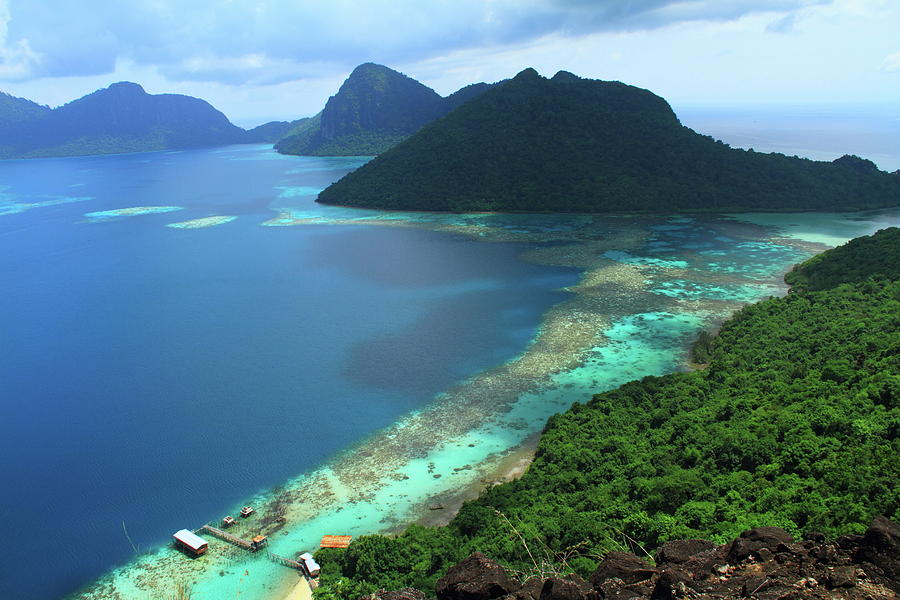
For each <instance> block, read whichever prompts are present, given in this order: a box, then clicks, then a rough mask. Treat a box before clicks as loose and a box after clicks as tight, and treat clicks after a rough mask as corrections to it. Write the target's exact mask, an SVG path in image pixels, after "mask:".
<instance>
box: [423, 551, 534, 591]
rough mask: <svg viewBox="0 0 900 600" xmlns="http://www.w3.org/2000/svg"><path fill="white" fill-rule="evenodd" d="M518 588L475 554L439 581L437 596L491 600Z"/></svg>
mask: <svg viewBox="0 0 900 600" xmlns="http://www.w3.org/2000/svg"><path fill="white" fill-rule="evenodd" d="M520 587H522V586H521V584H519V583H518V582H517V581H515V580H513V579H511V578H510V577H509V575H507V574H506V570H505V569H504V568H503V567H501V566H500V565H499V564H497V563H496V562H495V561H493V560H491V559H489V558H487V557H486V556H485V555H484V554H482V553H481V552H476V553H475V554H473V555H472V556H470V557H469V558H467V559H465V560H464V561H462V562H461V563H459V564H458V565H455V566H453V567H450V570H449V571H448V572H447V574H446V575H444V576H443V577H441V578H440V579H438V582H437V596H438V598H441V600H492V599H493V598H499V597H501V596H505V595H507V594H510V593H512V592H515V591H516V590H518V589H519V588H520Z"/></svg>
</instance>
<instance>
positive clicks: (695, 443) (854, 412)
mask: <svg viewBox="0 0 900 600" xmlns="http://www.w3.org/2000/svg"><path fill="white" fill-rule="evenodd" d="M885 249H888V250H889V251H891V252H894V253H895V252H896V251H897V230H896V229H891V230H886V231H882V232H880V233H878V234H876V235H874V236H871V237H867V238H862V239H859V240H856V241H854V242H852V243H850V244H848V245H846V246H844V247H842V248H838V249H836V250H832V251H830V252H827V253H825V254H823V255H821V256H819V257H816V258H815V259H813V260H811V261H809V262H807V263H805V264H804V265H802V266H800V267H799V268H798V269H797V271H795V273H803V274H807V275H809V276H810V277H811V279H812V277H813V275H814V274H815V273H828V280H829V282H828V283H827V284H826V283H824V279H822V280H820V281H822V283H820V284H817V288H818V290H817V291H811V290H810V289H807V288H803V287H802V286H801V287H799V288H797V289H795V290H793V291H792V292H791V293H790V294H789V295H788V296H787V297H784V298H778V299H770V300H767V301H763V302H760V303H758V304H754V305H751V306H748V307H746V308H744V309H743V310H741V311H739V312H738V313H736V314H735V315H734V316H733V318H732V319H730V320H729V321H728V322H727V323H726V324H725V325H724V326H723V327H722V329H721V331H720V333H719V335H718V337H716V338H715V339H714V340H713V341H712V342H709V340H707V343H706V344H705V346H706V351H707V352H708V354H709V356H708V360H709V367H708V368H707V369H705V370H703V371H694V372H691V373H675V374H671V375H667V376H664V377H647V378H644V379H642V380H640V381H634V382H631V383H628V384H626V385H624V386H622V387H620V388H618V389H616V390H612V391H609V392H605V393H602V394H598V395H596V396H594V398H593V399H592V400H591V401H590V402H589V403H587V404H584V405H582V404H576V405H574V406H573V407H572V408H571V409H570V410H568V411H567V412H566V413H564V414H560V415H556V416H554V417H552V418H551V419H550V420H549V421H548V423H547V425H546V427H545V429H544V432H543V435H542V438H541V441H540V445H539V448H538V451H537V454H536V457H535V460H534V463H533V464H532V466H531V468H530V469H529V471H528V472H527V473H526V474H525V475H524V476H523V477H522V478H521V479H520V480H518V481H514V482H511V483H507V484H503V485H499V486H496V487H493V488H489V489H487V490H485V492H484V493H483V494H482V496H481V497H480V498H478V499H477V500H474V501H471V502H468V503H466V504H465V505H464V506H463V508H462V509H461V511H460V512H459V514H458V515H457V516H456V517H455V518H454V519H453V521H452V522H451V523H450V525H449V526H447V527H445V528H424V527H418V526H413V527H411V528H409V529H408V530H407V531H406V532H405V533H403V534H402V535H399V536H397V537H384V536H365V537H362V538H359V539H358V540H357V541H355V542H354V543H353V544H351V546H350V548H349V549H347V550H346V551H340V550H323V551H320V552H319V553H318V555H317V556H318V558H319V559H320V562H321V563H322V564H323V575H322V582H323V587H322V588H321V590H320V591H319V592H317V594H318V595H319V596H320V597H341V598H346V599H348V600H349V599H350V598H354V599H355V598H357V597H358V596H359V595H360V594H361V593H363V592H367V591H371V590H373V589H377V588H388V589H397V588H398V587H400V586H404V585H413V586H417V587H420V588H421V589H433V583H434V580H435V579H436V578H437V577H438V576H440V575H441V574H442V573H443V572H444V571H445V570H446V569H447V568H448V567H449V566H451V565H452V564H454V563H455V562H456V561H458V560H460V559H462V558H463V557H465V556H467V555H468V554H469V553H471V552H473V551H475V550H480V551H482V552H484V553H485V554H487V555H488V556H491V557H494V558H497V559H499V560H500V561H501V562H503V563H505V564H506V565H508V566H510V567H512V568H514V569H517V570H520V571H523V572H529V571H533V570H534V561H532V556H534V557H535V559H536V560H538V561H539V560H542V559H545V558H546V559H549V560H550V561H556V562H558V561H560V560H561V558H562V557H564V556H567V557H568V559H567V564H568V565H569V566H570V567H571V568H573V569H575V570H576V571H579V572H580V573H581V574H582V575H587V574H588V573H589V572H590V571H591V570H592V569H593V568H594V567H595V565H596V557H597V556H598V555H600V554H602V553H603V552H605V551H607V550H609V549H613V548H621V546H622V545H628V544H631V543H635V544H641V545H643V546H644V547H645V548H646V549H648V550H652V549H653V548H654V547H656V546H657V545H658V544H660V543H661V542H663V541H665V540H668V539H675V538H712V539H715V540H718V541H726V540H727V539H730V538H732V537H735V536H736V535H737V534H739V533H740V532H741V531H742V530H745V529H748V528H751V527H755V526H761V525H769V526H773V525H774V526H781V527H784V528H785V529H787V530H788V531H790V532H794V533H795V534H796V533H799V532H801V531H804V530H810V529H813V530H819V531H822V532H824V533H826V534H829V535H837V534H843V533H847V532H859V531H861V530H862V529H864V528H865V524H866V523H867V522H868V521H869V520H870V519H871V518H872V517H873V516H874V515H875V514H879V513H882V514H886V515H887V516H889V517H890V518H893V519H895V520H896V519H897V518H900V490H898V488H897V485H896V484H897V481H900V461H898V460H897V456H900V439H898V433H900V407H898V402H897V401H898V397H900V281H898V279H897V273H896V265H897V263H896V262H894V263H893V266H894V270H893V271H892V275H890V278H886V277H883V275H884V272H883V271H884V270H883V269H882V268H881V262H880V260H879V261H876V260H870V259H871V258H872V257H873V255H875V254H882V253H883V252H884V251H885ZM832 261H834V262H833V263H832ZM832 266H835V267H836V268H834V269H832V268H831V267H832ZM837 266H840V268H844V267H849V268H850V271H849V272H848V274H847V277H848V278H849V280H850V281H852V283H842V278H841V277H839V276H838V269H837ZM526 543H527V545H528V550H526V548H525V544H526ZM529 552H530V555H529Z"/></svg>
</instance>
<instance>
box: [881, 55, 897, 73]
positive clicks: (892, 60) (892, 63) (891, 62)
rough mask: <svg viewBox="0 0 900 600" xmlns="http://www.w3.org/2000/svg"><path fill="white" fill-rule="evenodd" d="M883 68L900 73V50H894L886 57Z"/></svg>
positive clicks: (883, 69) (888, 71)
mask: <svg viewBox="0 0 900 600" xmlns="http://www.w3.org/2000/svg"><path fill="white" fill-rule="evenodd" d="M881 70H882V71H884V72H886V73H900V52H894V53H893V54H888V55H887V56H885V57H884V61H882V63H881Z"/></svg>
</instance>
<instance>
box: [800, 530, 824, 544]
mask: <svg viewBox="0 0 900 600" xmlns="http://www.w3.org/2000/svg"><path fill="white" fill-rule="evenodd" d="M803 539H804V540H805V541H809V542H816V543H819V544H821V543H822V542H824V541H825V534H824V533H820V532H818V531H807V532H806V533H804V534H803Z"/></svg>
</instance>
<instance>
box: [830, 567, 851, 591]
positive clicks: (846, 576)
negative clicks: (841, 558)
mask: <svg viewBox="0 0 900 600" xmlns="http://www.w3.org/2000/svg"><path fill="white" fill-rule="evenodd" d="M826 584H827V585H828V588H829V589H835V588H852V587H854V586H855V585H856V568H855V567H835V568H834V570H833V571H832V572H831V573H829V574H828V579H827V581H826Z"/></svg>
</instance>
